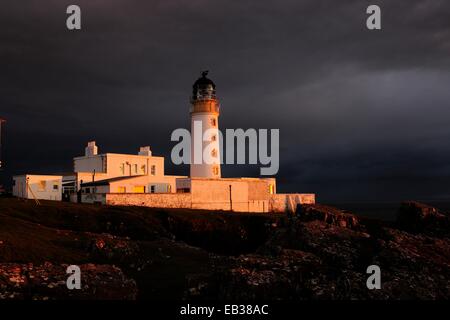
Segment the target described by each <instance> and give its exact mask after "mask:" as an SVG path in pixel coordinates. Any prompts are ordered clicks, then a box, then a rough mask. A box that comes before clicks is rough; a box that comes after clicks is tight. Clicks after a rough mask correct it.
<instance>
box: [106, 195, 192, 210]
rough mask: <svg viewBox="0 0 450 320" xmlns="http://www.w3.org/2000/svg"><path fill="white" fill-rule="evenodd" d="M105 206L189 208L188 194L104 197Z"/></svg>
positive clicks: (189, 197)
mask: <svg viewBox="0 0 450 320" xmlns="http://www.w3.org/2000/svg"><path fill="white" fill-rule="evenodd" d="M105 199H106V204H108V205H122V206H144V207H154V208H185V209H189V208H191V194H190V193H152V194H148V193H147V194H121V193H110V194H106V195H105Z"/></svg>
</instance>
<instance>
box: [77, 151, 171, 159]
mask: <svg viewBox="0 0 450 320" xmlns="http://www.w3.org/2000/svg"><path fill="white" fill-rule="evenodd" d="M108 155H112V156H127V157H145V158H162V159H164V157H162V156H153V155H151V156H144V155H140V154H128V153H111V152H107V153H99V154H96V155H92V156H78V157H74V158H73V159H74V160H75V159H83V158H95V157H100V156H108Z"/></svg>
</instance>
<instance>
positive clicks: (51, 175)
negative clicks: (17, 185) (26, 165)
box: [13, 173, 63, 178]
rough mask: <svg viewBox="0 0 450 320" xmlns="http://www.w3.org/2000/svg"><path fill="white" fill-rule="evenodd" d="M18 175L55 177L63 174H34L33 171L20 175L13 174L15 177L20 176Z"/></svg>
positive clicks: (20, 175)
mask: <svg viewBox="0 0 450 320" xmlns="http://www.w3.org/2000/svg"><path fill="white" fill-rule="evenodd" d="M18 177H54V178H62V177H63V176H61V175H56V174H32V173H25V174H18V175H14V176H13V178H18Z"/></svg>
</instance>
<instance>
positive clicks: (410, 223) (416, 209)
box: [396, 201, 450, 237]
mask: <svg viewBox="0 0 450 320" xmlns="http://www.w3.org/2000/svg"><path fill="white" fill-rule="evenodd" d="M396 226H397V227H398V228H400V229H402V230H405V231H408V232H412V233H424V234H427V235H431V236H437V237H449V235H450V217H449V215H448V214H445V213H443V212H440V211H439V210H438V209H436V208H433V207H431V206H428V205H426V204H423V203H419V202H415V201H409V202H404V203H402V204H401V206H400V209H399V211H398V215H397V221H396Z"/></svg>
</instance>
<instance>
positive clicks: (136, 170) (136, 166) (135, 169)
mask: <svg viewBox="0 0 450 320" xmlns="http://www.w3.org/2000/svg"><path fill="white" fill-rule="evenodd" d="M134 173H135V174H137V173H138V165H137V164H135V165H134Z"/></svg>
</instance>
